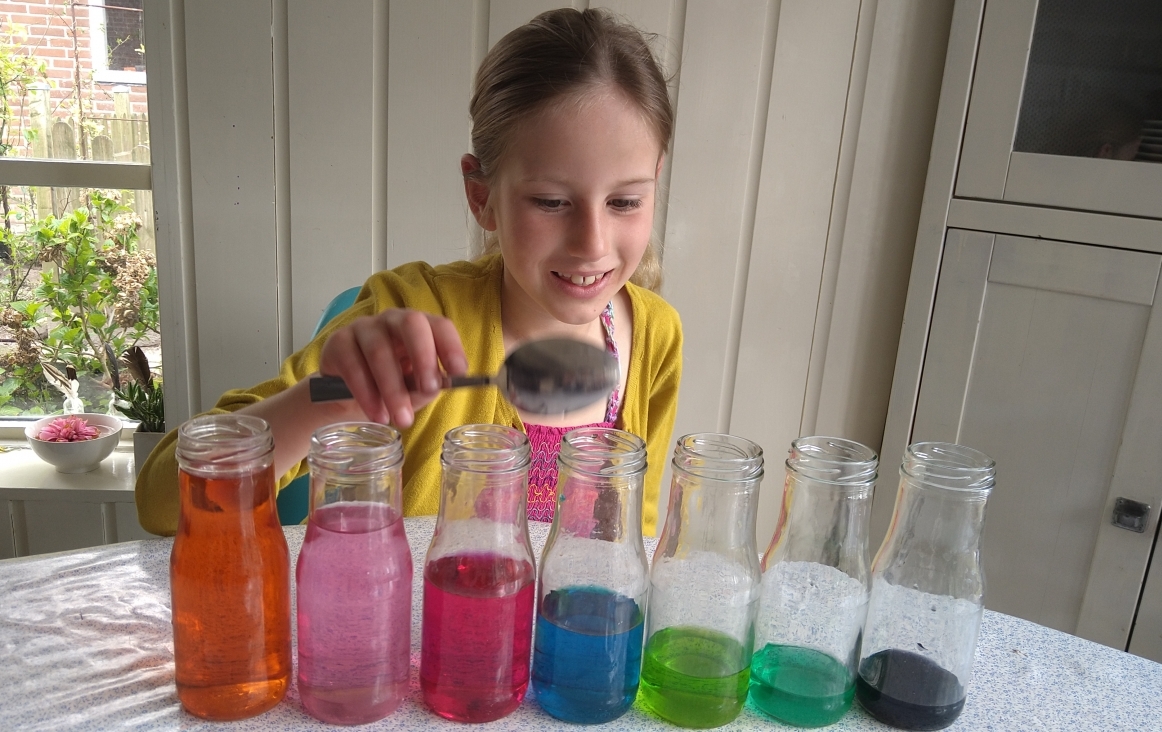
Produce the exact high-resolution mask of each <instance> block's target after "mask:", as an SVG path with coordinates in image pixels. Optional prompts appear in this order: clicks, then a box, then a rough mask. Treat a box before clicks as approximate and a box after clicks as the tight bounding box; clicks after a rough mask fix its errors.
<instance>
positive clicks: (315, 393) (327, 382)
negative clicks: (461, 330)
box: [310, 374, 494, 402]
mask: <svg viewBox="0 0 1162 732" xmlns="http://www.w3.org/2000/svg"><path fill="white" fill-rule="evenodd" d="M493 380H494V377H492V376H448V375H446V374H445V375H444V383H443V384H442V385H441V386H440V388H441V389H454V388H456V387H458V386H489V385H490V384H492V383H493ZM403 383H404V386H406V387H407V388H408V391H417V389H416V383H415V381H414V380H413V379H412V376H411V374H408V375H407V376H404V377H403ZM310 392H311V401H312V402H333V401H336V400H339V399H350V398H351V390H350V389H348V388H347V384H346V382H344V381H343V378H342V377H341V376H312V377H311V380H310Z"/></svg>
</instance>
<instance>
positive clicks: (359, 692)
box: [295, 502, 412, 724]
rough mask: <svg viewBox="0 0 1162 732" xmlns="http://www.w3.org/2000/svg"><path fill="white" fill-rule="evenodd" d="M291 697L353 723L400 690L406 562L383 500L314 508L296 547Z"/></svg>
mask: <svg viewBox="0 0 1162 732" xmlns="http://www.w3.org/2000/svg"><path fill="white" fill-rule="evenodd" d="M295 578H296V580H297V582H298V585H297V586H298V623H299V676H298V678H299V696H300V697H301V698H302V702H303V707H305V708H306V710H307V712H308V713H310V714H311V716H313V717H316V718H318V719H321V720H323V721H324V722H331V723H334V724H362V723H365V722H373V721H375V720H377V719H382V718H383V717H386V716H387V715H388V714H391V713H392V712H393V711H395V709H396V707H398V706H399V704H400V702H401V701H402V700H403V697H404V695H405V694H406V693H407V689H408V666H409V652H410V646H411V618H412V559H411V551H410V550H409V549H408V543H407V538H406V537H405V536H404V531H403V521H401V520H400V517H399V515H398V514H397V513H395V512H394V511H393V510H391V509H390V508H389V507H388V506H385V505H382V504H375V503H358V502H350V503H333V504H331V505H328V506H324V507H323V508H320V509H318V510H316V511H315V512H314V513H313V514H312V515H311V518H310V522H309V523H308V524H307V536H306V539H305V540H304V541H303V548H302V552H301V553H300V554H299V563H298V569H297V572H296V574H295Z"/></svg>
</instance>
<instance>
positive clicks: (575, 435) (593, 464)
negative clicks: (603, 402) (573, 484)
mask: <svg viewBox="0 0 1162 732" xmlns="http://www.w3.org/2000/svg"><path fill="white" fill-rule="evenodd" d="M557 461H558V464H559V466H560V467H562V468H569V469H571V470H574V471H577V472H579V473H584V474H586V475H592V476H597V477H603V478H612V477H629V476H633V475H640V474H642V473H644V472H645V471H646V466H647V463H646V443H645V440H643V439H641V438H640V437H638V436H637V435H634V434H631V433H629V432H625V431H623V430H619V429H614V428H612V427H578V428H577V429H575V430H569V431H568V432H566V433H565V436H564V437H563V438H561V451H560V452H559V453H558V454H557Z"/></svg>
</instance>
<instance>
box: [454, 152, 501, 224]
mask: <svg viewBox="0 0 1162 732" xmlns="http://www.w3.org/2000/svg"><path fill="white" fill-rule="evenodd" d="M460 172H461V173H462V174H463V175H464V195H465V197H467V199H468V208H469V209H470V210H471V211H472V216H473V217H475V218H476V223H478V224H480V228H482V229H484V230H485V231H496V217H495V216H494V215H493V213H492V207H491V206H489V205H488V196H489V194H490V193H491V190H490V189H489V187H488V184H487V183H485V182H484V181H483V180H481V177H480V160H479V159H478V158H477V157H476V156H475V155H472V154H471V153H465V154H464V156H463V157H461V158H460Z"/></svg>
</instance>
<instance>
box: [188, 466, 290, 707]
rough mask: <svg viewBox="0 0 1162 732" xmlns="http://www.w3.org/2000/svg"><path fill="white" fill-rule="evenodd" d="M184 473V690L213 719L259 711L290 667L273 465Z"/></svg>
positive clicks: (274, 700) (281, 688) (281, 689)
mask: <svg viewBox="0 0 1162 732" xmlns="http://www.w3.org/2000/svg"><path fill="white" fill-rule="evenodd" d="M178 477H179V485H180V490H181V518H180V519H179V521H178V533H177V536H176V537H175V539H174V546H173V554H172V555H171V556H170V581H171V586H172V593H173V606H172V607H173V628H174V644H173V645H174V663H175V666H176V682H177V690H178V698H179V699H180V700H181V703H182V706H184V707H185V708H186V710H187V711H188V712H190V714H193V715H195V716H198V717H202V718H204V719H212V720H231V719H244V718H246V717H252V716H254V715H256V714H261V713H262V712H265V711H266V710H268V709H270V708H272V707H273V706H275V705H276V704H278V703H279V701H281V700H282V698H283V695H284V694H286V690H287V685H288V683H289V682H290V675H291V626H290V555H289V552H288V550H287V545H286V539H285V538H284V536H283V533H282V527H281V526H280V525H279V522H278V513H277V511H276V509H275V503H274V470H273V468H267V469H266V470H264V471H261V472H258V473H256V474H251V475H245V476H241V477H230V478H226V479H221V478H214V479H208V478H204V477H202V476H199V475H190V474H188V473H186V472H185V471H179V473H178Z"/></svg>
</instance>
